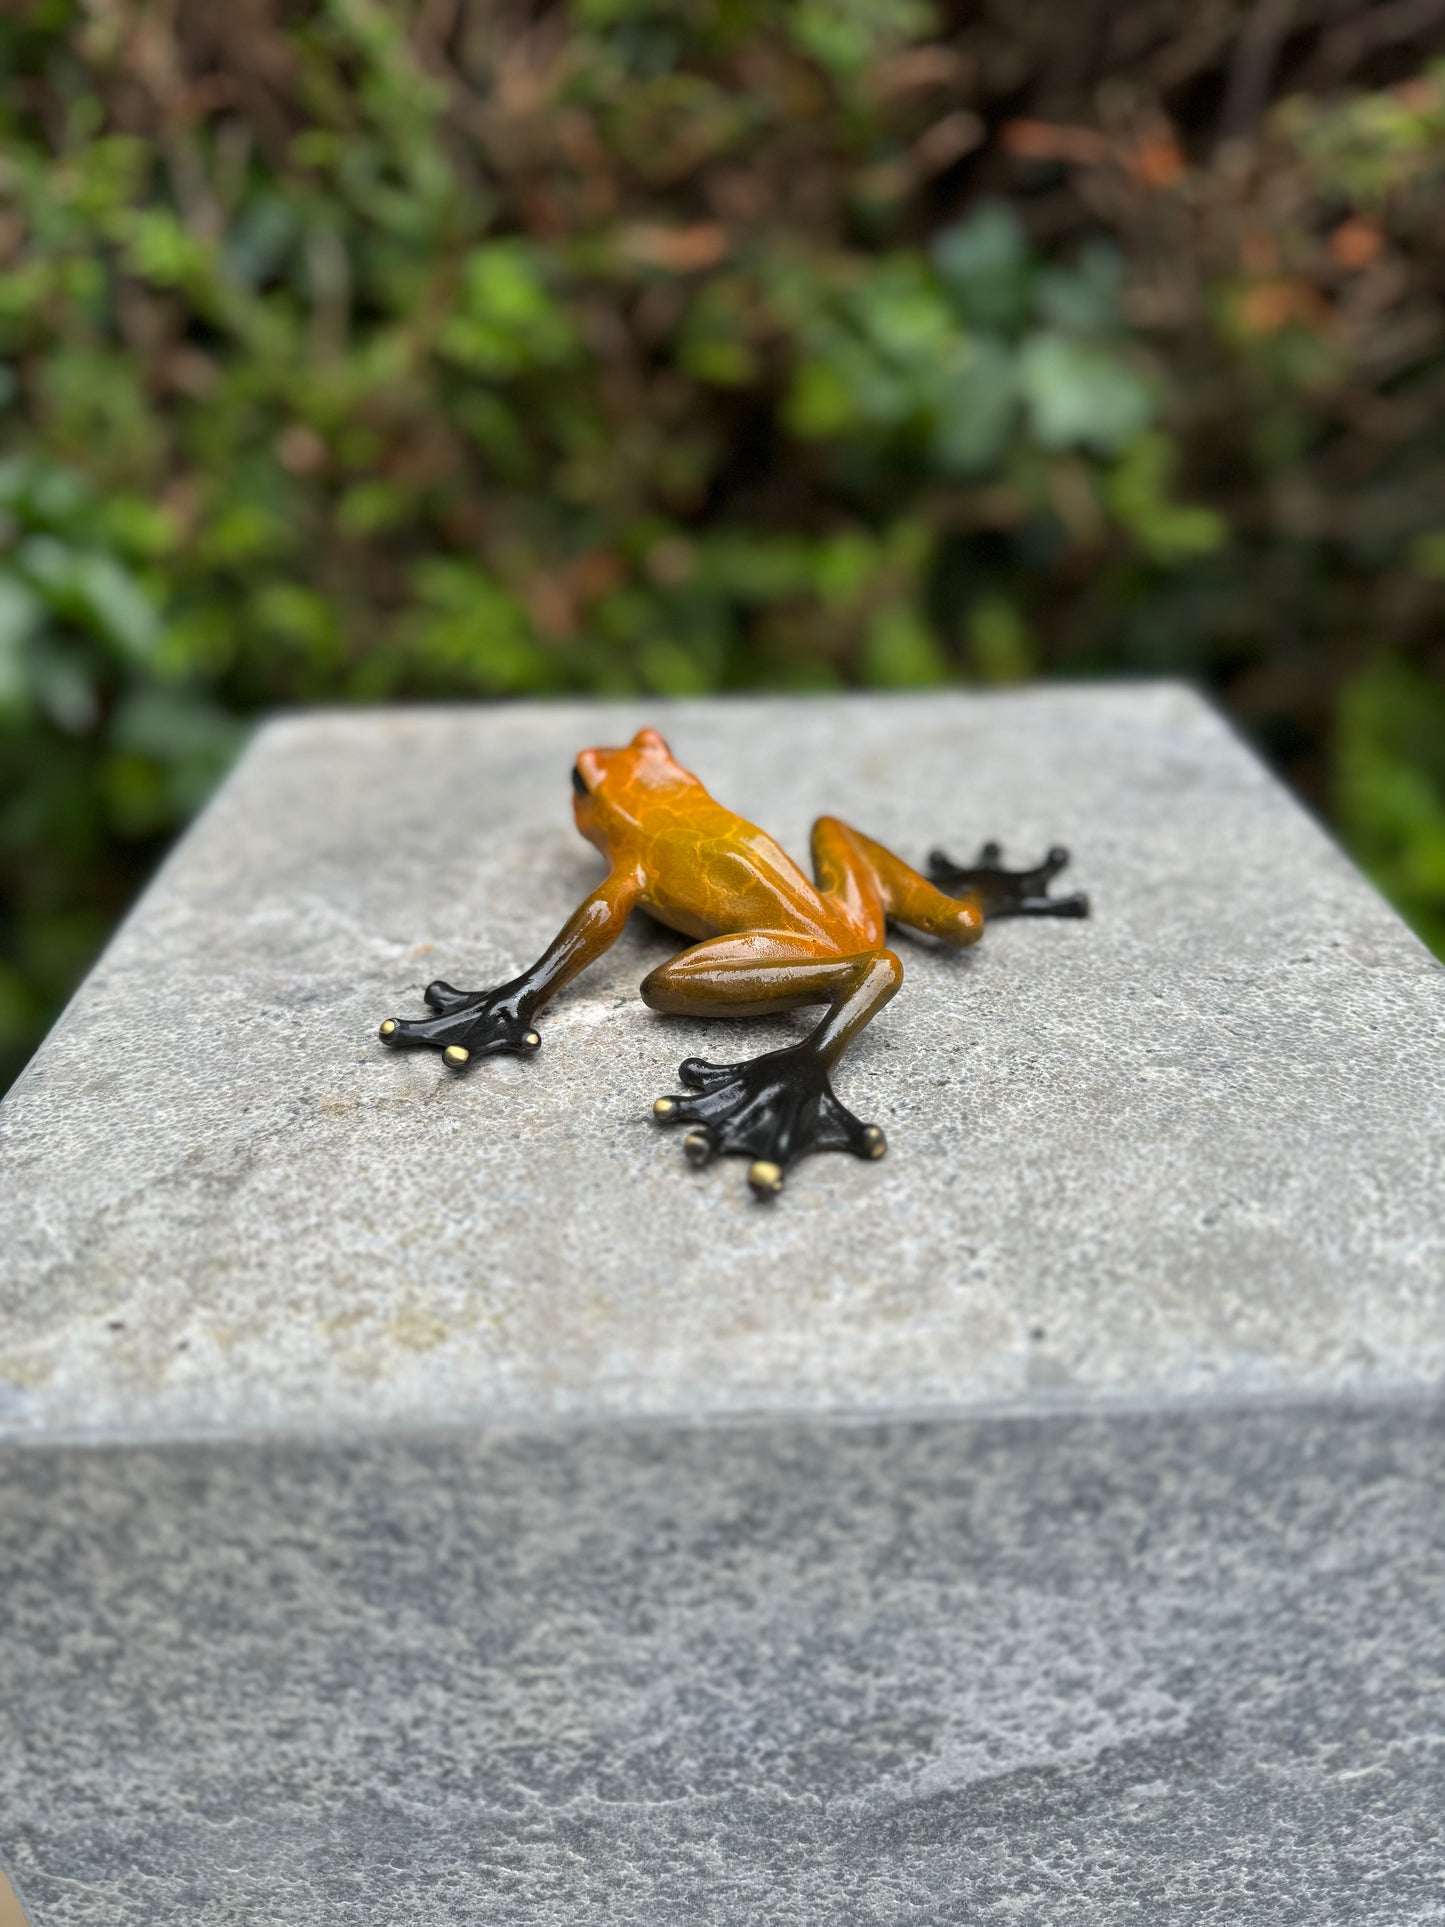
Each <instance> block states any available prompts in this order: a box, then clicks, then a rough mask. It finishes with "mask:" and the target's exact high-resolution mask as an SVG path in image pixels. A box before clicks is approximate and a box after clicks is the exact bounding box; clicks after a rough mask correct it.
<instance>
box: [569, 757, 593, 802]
mask: <svg viewBox="0 0 1445 1927" xmlns="http://www.w3.org/2000/svg"><path fill="white" fill-rule="evenodd" d="M572 787H573V789H574V790H576V792H577V794H578V795H579V796H590V795H591V794H592V792H591V790H589V789H588V787H587V785H586V783H585V782H584V781H583V779H582V772H581V770H580V769H579V768H578V767H577V765H576V764H575V763H574V764H573V765H572Z"/></svg>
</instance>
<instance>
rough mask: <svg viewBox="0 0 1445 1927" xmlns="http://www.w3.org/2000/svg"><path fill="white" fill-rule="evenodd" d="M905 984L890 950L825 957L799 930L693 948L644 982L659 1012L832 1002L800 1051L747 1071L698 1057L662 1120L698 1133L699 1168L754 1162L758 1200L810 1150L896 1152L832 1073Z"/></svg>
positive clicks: (742, 1013)
mask: <svg viewBox="0 0 1445 1927" xmlns="http://www.w3.org/2000/svg"><path fill="white" fill-rule="evenodd" d="M902 981H903V966H902V964H901V963H900V962H899V961H898V959H897V957H895V956H894V954H893V952H892V951H891V950H882V949H879V950H873V951H863V952H859V953H857V954H855V955H851V956H842V957H840V956H837V955H822V956H820V955H819V953H818V950H817V947H816V946H815V945H812V944H810V943H809V942H808V941H807V940H806V939H802V938H799V937H798V936H796V935H795V934H794V933H792V932H790V931H769V930H762V931H750V932H748V933H746V934H744V935H739V936H727V937H717V938H714V939H713V940H712V941H711V942H708V943H700V944H697V945H695V946H694V947H693V948H692V949H691V950H687V951H684V952H683V954H682V955H681V956H680V957H676V958H674V959H673V960H672V962H670V963H666V964H663V965H662V966H661V967H660V968H659V969H657V970H654V971H653V972H652V974H651V976H650V977H648V978H647V980H646V981H645V982H644V984H643V986H642V997H643V1001H644V1002H645V1003H647V1004H649V1005H650V1006H651V1007H652V1008H653V1009H654V1010H661V1011H667V1012H669V1013H670V1014H672V1015H674V1016H684V1017H758V1016H770V1015H772V1014H774V1013H775V1012H779V1011H785V1010H796V1009H798V1008H799V1007H800V1006H802V1005H806V1004H827V1005H828V1006H829V1008H828V1011H827V1013H826V1015H825V1016H824V1017H823V1019H822V1021H821V1022H820V1023H819V1024H818V1025H817V1026H816V1028H815V1029H814V1030H813V1031H812V1032H811V1033H810V1034H809V1035H808V1036H807V1037H805V1038H804V1039H803V1041H802V1042H801V1043H799V1044H793V1045H790V1046H788V1047H787V1048H785V1049H783V1050H776V1051H768V1052H766V1053H765V1054H764V1055H763V1056H761V1057H754V1058H751V1059H749V1060H748V1061H747V1062H745V1063H741V1064H711V1063H708V1062H706V1061H705V1060H704V1059H703V1058H700V1057H691V1058H689V1059H688V1060H687V1062H686V1063H685V1064H683V1065H682V1067H681V1069H680V1070H679V1072H678V1076H679V1078H680V1079H681V1081H682V1083H683V1084H684V1085H685V1086H686V1087H687V1088H686V1089H685V1090H684V1091H681V1092H679V1093H677V1094H676V1095H675V1096H670V1097H660V1098H658V1100H657V1102H656V1104H655V1105H654V1106H653V1112H654V1115H655V1116H656V1117H657V1118H658V1120H659V1121H660V1122H662V1123H664V1124H688V1125H691V1126H692V1129H691V1130H689V1132H688V1134H687V1136H686V1138H685V1139H684V1140H683V1148H684V1149H685V1150H686V1152H687V1154H688V1157H689V1158H690V1159H691V1160H692V1162H693V1163H695V1164H706V1163H708V1162H709V1161H710V1160H711V1159H712V1158H714V1157H716V1156H717V1155H718V1154H719V1153H724V1154H729V1153H730V1154H733V1155H737V1156H743V1157H748V1158H751V1159H752V1164H751V1166H750V1168H749V1170H748V1182H749V1184H750V1185H751V1186H752V1188H753V1191H754V1193H755V1194H756V1195H757V1196H758V1197H760V1198H770V1197H775V1196H776V1195H777V1193H778V1192H779V1191H781V1190H782V1188H783V1176H784V1173H785V1172H786V1171H787V1168H788V1166H789V1165H790V1164H793V1163H795V1162H796V1161H797V1160H798V1159H799V1158H802V1157H806V1156H807V1155H808V1154H809V1153H810V1152H812V1151H851V1152H852V1153H853V1154H854V1155H855V1156H856V1157H864V1158H879V1157H882V1156H883V1153H884V1152H885V1151H886V1150H887V1148H888V1147H887V1143H886V1140H885V1139H884V1136H883V1132H882V1131H881V1130H880V1128H879V1127H878V1126H877V1125H876V1124H864V1123H862V1122H861V1121H860V1120H859V1119H858V1118H856V1117H854V1115H853V1113H852V1112H851V1111H850V1110H848V1109H847V1108H846V1106H845V1105H844V1104H842V1103H841V1102H840V1100H839V1099H838V1097H837V1095H836V1094H835V1092H834V1090H833V1087H832V1084H831V1083H830V1081H829V1075H828V1074H829V1071H830V1070H831V1068H832V1066H833V1065H834V1063H836V1061H837V1059H838V1058H839V1056H840V1055H841V1054H842V1052H843V1051H844V1050H845V1049H846V1048H847V1046H848V1044H849V1042H850V1041H851V1039H852V1038H853V1037H855V1036H856V1035H857V1033H858V1032H859V1031H860V1030H861V1029H862V1028H863V1026H864V1025H865V1024H866V1023H867V1022H868V1020H869V1018H870V1017H872V1016H874V1015H875V1014H876V1013H877V1012H878V1011H879V1010H881V1009H882V1007H883V1005H884V1004H886V1003H887V1001H888V999H889V998H890V997H891V996H892V995H893V993H894V991H895V990H897V988H898V986H899V984H900V983H901V982H902Z"/></svg>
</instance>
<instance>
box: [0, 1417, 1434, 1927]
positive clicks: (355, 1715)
mask: <svg viewBox="0 0 1445 1927" xmlns="http://www.w3.org/2000/svg"><path fill="white" fill-rule="evenodd" d="M1442 1480H1445V1428H1442V1425H1441V1414H1440V1410H1439V1408H1438V1407H1436V1408H1435V1409H1433V1410H1432V1409H1431V1408H1430V1407H1429V1406H1427V1405H1425V1404H1423V1403H1421V1404H1409V1403H1401V1404H1398V1405H1383V1406H1381V1407H1379V1408H1377V1409H1372V1410H1362V1409H1351V1408H1349V1407H1347V1406H1337V1407H1325V1408H1321V1409H1310V1408H1301V1407H1291V1408H1290V1409H1289V1410H1287V1411H1278V1412H1262V1411H1252V1412H1251V1411H1245V1412H1220V1411H1200V1410H1193V1411H1187V1412H1181V1411H1175V1412H1156V1413H1153V1414H1140V1415H1119V1414H1115V1415H1113V1416H1111V1417H1107V1418H1105V1417H1102V1416H1098V1415H1094V1416H1079V1417H1072V1418H1070V1417H1063V1416H1055V1417H1050V1418H1045V1419H1039V1418H1022V1419H983V1420H963V1421H938V1422H931V1423H925V1424H902V1423H898V1422H893V1423H888V1424H882V1425H880V1424H876V1423H867V1424H857V1425H847V1424H839V1423H832V1424H819V1423H817V1422H809V1423H805V1422H795V1421H790V1420H784V1419H774V1420H771V1421H767V1422H762V1423H755V1424H751V1425H735V1426H720V1425H714V1426H708V1427H700V1428H686V1427H656V1426H619V1425H616V1424H612V1423H608V1424H604V1425H603V1426H601V1427H589V1428H584V1429H581V1430H578V1431H571V1432H567V1431H561V1432H555V1433H552V1434H550V1435H534V1436H531V1437H527V1436H523V1435H511V1436H499V1435H492V1436H490V1437H471V1438H468V1437H466V1436H464V1435H460V1434H455V1433H453V1434H448V1435H444V1436H435V1437H431V1438H417V1437H413V1438H408V1439H401V1438H397V1437H391V1438H369V1439H357V1440H352V1441H342V1442H338V1441H330V1442H326V1441H317V1440H308V1441H297V1440H293V1441H284V1442H283V1441H272V1442H268V1443H254V1444H241V1443H231V1444H221V1443H218V1442H212V1443H206V1444H202V1445H193V1446H182V1445H175V1444H173V1445H171V1446H168V1447H165V1448H144V1447H132V1448H127V1449H120V1450H105V1451H99V1450H94V1449H75V1450H70V1451H54V1450H44V1451H37V1450H34V1449H31V1448H23V1447H12V1448H10V1450H9V1451H8V1452H6V1453H0V1673H3V1677H4V1680H5V1690H4V1693H3V1696H0V1854H3V1855H4V1857H5V1858H6V1859H7V1861H8V1863H9V1867H10V1871H11V1873H12V1875H13V1876H14V1878H15V1880H16V1883H17V1886H18V1888H19V1890H20V1893H21V1895H22V1897H23V1899H24V1900H25V1901H26V1903H27V1906H28V1909H29V1912H30V1915H31V1927H241V1924H242V1923H244V1927H397V1923H401V1922H405V1923H406V1924H407V1927H477V1924H478V1923H486V1927H593V1923H596V1922H599V1921H607V1922H609V1923H613V1927H674V1923H676V1924H677V1927H682V1923H688V1927H694V1924H695V1927H923V1924H924V1923H929V1927H943V1924H944V1923H947V1924H948V1927H1018V1923H1020V1922H1024V1923H1027V1924H1028V1927H1115V1924H1116V1923H1119V1922H1124V1921H1139V1922H1148V1923H1151V1927H1152V1924H1153V1923H1165V1922H1167V1923H1169V1927H1176V1924H1177V1927H1322V1924H1323V1923H1327V1922H1328V1923H1336V1922H1339V1923H1344V1922H1348V1923H1349V1924H1350V1927H1426V1923H1438V1922H1439V1921H1440V1919H1441V1897H1442V1894H1445V1753H1442V1749H1441V1734H1442V1731H1445V1509H1442V1507H1441V1505H1440V1496H1439V1495H1440V1491H1441V1485H1442Z"/></svg>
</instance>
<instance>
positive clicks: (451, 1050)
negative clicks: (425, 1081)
mask: <svg viewBox="0 0 1445 1927" xmlns="http://www.w3.org/2000/svg"><path fill="white" fill-rule="evenodd" d="M471 1054H472V1053H471V1052H470V1051H469V1050H463V1049H462V1047H461V1045H460V1044H448V1045H447V1047H446V1049H445V1050H444V1051H443V1052H442V1057H443V1059H444V1060H445V1061H446V1062H447V1063H448V1064H450V1065H451V1067H452V1069H453V1070H457V1071H459V1070H460V1069H461V1067H462V1065H463V1064H465V1063H466V1061H467V1059H468V1058H469V1057H470V1056H471Z"/></svg>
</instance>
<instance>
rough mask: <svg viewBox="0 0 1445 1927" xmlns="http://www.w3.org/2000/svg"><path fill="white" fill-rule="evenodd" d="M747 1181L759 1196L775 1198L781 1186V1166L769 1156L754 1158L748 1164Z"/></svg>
mask: <svg viewBox="0 0 1445 1927" xmlns="http://www.w3.org/2000/svg"><path fill="white" fill-rule="evenodd" d="M748 1183H749V1184H750V1185H751V1186H752V1187H753V1190H754V1191H755V1192H756V1193H757V1194H758V1196H759V1197H760V1198H775V1197H776V1196H777V1195H778V1193H779V1192H780V1191H781V1190H782V1188H783V1167H782V1165H781V1164H774V1163H773V1162H772V1160H771V1159H770V1158H754V1160H753V1162H752V1163H751V1164H750V1165H749V1166H748Z"/></svg>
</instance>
